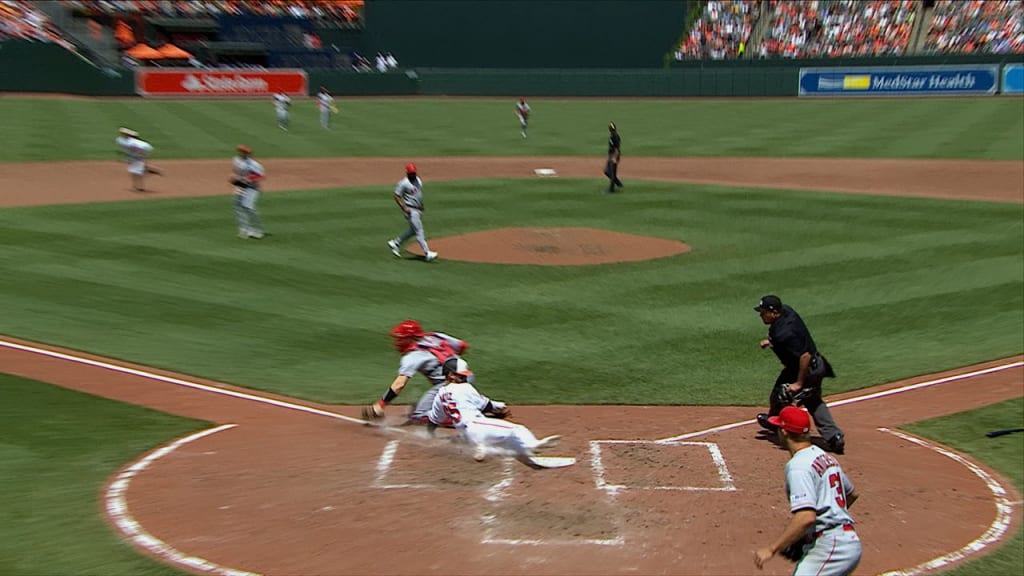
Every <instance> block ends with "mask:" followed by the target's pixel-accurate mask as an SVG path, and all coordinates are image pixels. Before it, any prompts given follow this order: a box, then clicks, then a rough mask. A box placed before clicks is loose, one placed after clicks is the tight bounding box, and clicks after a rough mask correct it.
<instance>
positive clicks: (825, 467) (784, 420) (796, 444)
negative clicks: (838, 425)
mask: <svg viewBox="0 0 1024 576" xmlns="http://www.w3.org/2000/svg"><path fill="white" fill-rule="evenodd" d="M769 421H770V422H771V423H772V424H773V425H774V426H776V427H777V429H778V432H777V434H778V437H779V441H780V442H781V443H782V444H783V445H784V446H785V447H786V449H787V450H789V453H790V455H791V458H790V459H789V462H787V463H786V495H787V497H788V498H789V509H790V512H791V513H792V516H791V517H790V520H789V525H788V526H786V529H785V530H783V532H782V534H780V535H779V537H778V538H776V539H775V541H774V542H772V543H771V544H770V545H768V546H764V547H762V548H759V549H758V550H757V551H756V552H754V565H755V566H757V568H758V569H759V570H760V569H762V568H764V564H765V562H767V561H768V560H771V559H772V557H774V556H775V555H776V554H779V555H781V556H783V557H785V558H787V559H789V560H790V561H792V562H796V567H795V568H794V570H793V574H822V575H828V576H845V575H847V574H851V573H853V571H854V570H855V569H856V568H857V564H859V563H860V558H861V554H862V547H861V543H860V538H859V537H858V536H857V531H856V529H855V528H854V521H853V517H852V516H850V512H849V508H850V506H852V505H853V503H854V502H856V501H857V491H856V489H855V488H854V486H853V482H851V481H850V479H849V478H848V477H847V476H846V473H845V472H843V469H842V467H840V466H839V462H838V461H837V460H836V459H835V457H834V456H832V455H831V454H828V453H826V452H825V451H823V450H822V449H821V448H818V447H817V446H815V445H813V444H811V439H810V428H811V418H810V415H809V414H808V413H807V412H806V411H804V410H802V409H800V408H797V407H795V406H786V407H785V408H783V409H782V410H781V411H780V412H779V415H778V416H772V417H771V418H769Z"/></svg>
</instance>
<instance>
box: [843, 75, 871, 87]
mask: <svg viewBox="0 0 1024 576" xmlns="http://www.w3.org/2000/svg"><path fill="white" fill-rule="evenodd" d="M870 89H871V74H858V75H856V76H852V75H849V74H848V75H846V76H843V90H870Z"/></svg>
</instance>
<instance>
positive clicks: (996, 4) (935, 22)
mask: <svg viewBox="0 0 1024 576" xmlns="http://www.w3.org/2000/svg"><path fill="white" fill-rule="evenodd" d="M932 16H933V18H932V21H931V23H930V26H929V27H928V34H927V36H926V37H925V41H924V51H925V52H966V53H985V54H1008V53H1016V54H1019V53H1022V52H1024V8H1022V6H1021V2H1020V0H984V1H981V0H954V1H950V0H939V2H936V3H935V12H934V13H933V15H932Z"/></svg>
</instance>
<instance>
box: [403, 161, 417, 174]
mask: <svg viewBox="0 0 1024 576" xmlns="http://www.w3.org/2000/svg"><path fill="white" fill-rule="evenodd" d="M405 173H406V174H415V173H416V165H415V164H413V163H412V162H409V163H408V164H406V165H405Z"/></svg>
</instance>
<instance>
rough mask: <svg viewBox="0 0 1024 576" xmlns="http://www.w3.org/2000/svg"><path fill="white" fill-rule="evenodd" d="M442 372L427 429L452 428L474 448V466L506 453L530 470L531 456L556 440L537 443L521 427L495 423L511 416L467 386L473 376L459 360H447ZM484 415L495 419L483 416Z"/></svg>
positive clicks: (525, 428)
mask: <svg viewBox="0 0 1024 576" xmlns="http://www.w3.org/2000/svg"><path fill="white" fill-rule="evenodd" d="M441 370H442V371H443V373H444V376H445V384H444V385H443V386H441V387H440V389H439V390H438V391H437V395H436V396H434V400H433V403H432V404H431V406H430V411H429V412H428V414H427V417H428V420H429V422H428V424H427V429H428V430H430V432H431V433H433V432H434V430H435V429H436V428H437V427H438V426H444V427H451V428H455V429H456V430H457V431H458V432H459V434H461V436H462V438H463V439H464V440H465V441H466V442H468V443H469V444H470V445H471V446H472V447H473V459H474V460H476V461H477V462H482V461H483V460H484V459H485V458H487V456H488V454H500V453H507V454H511V455H512V456H515V457H516V458H517V459H518V460H520V461H522V462H524V463H525V464H527V465H529V466H531V467H533V465H534V464H533V462H532V458H533V456H534V452H535V451H536V450H537V449H538V448H540V447H542V446H547V445H550V444H553V443H554V442H555V441H557V440H558V439H559V437H558V436H548V437H547V438H544V439H543V440H537V437H536V436H534V435H533V432H530V429H529V428H527V427H526V426H523V425H522V424H515V423H513V422H496V421H495V418H496V417H500V418H505V417H507V416H508V415H509V414H510V411H509V409H508V406H505V405H504V404H502V403H501V402H494V401H493V400H491V399H489V398H488V397H486V396H484V395H483V394H481V393H480V392H478V391H477V389H476V388H475V387H474V386H473V385H472V384H470V383H469V379H470V378H471V377H472V376H473V372H472V371H470V369H469V365H468V364H466V361H465V360H463V359H462V358H458V357H452V358H449V359H448V360H447V361H446V362H445V363H444V364H443V365H442V367H441ZM485 412H488V413H491V414H494V416H493V417H488V416H485V415H484V413H485Z"/></svg>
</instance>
